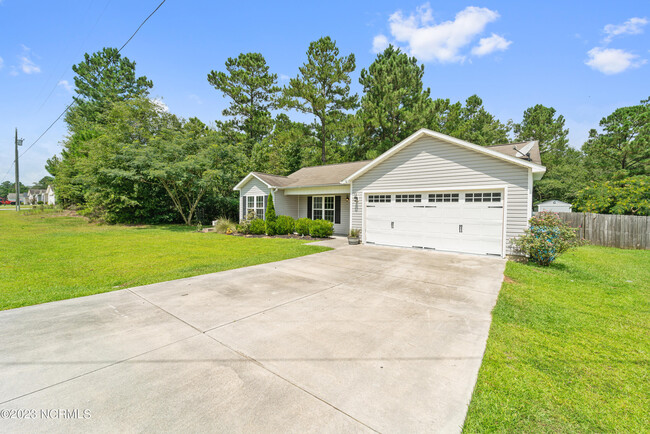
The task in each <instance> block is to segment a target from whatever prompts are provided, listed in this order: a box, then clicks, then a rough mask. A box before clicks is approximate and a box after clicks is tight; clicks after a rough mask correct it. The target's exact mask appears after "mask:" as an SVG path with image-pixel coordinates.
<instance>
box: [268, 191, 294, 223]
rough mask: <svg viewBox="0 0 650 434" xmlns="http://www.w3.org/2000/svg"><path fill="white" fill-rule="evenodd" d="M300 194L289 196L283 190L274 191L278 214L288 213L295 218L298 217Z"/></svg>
mask: <svg viewBox="0 0 650 434" xmlns="http://www.w3.org/2000/svg"><path fill="white" fill-rule="evenodd" d="M298 198H299V196H288V195H285V194H284V191H283V190H278V191H274V192H273V205H274V206H275V213H276V214H277V215H288V216H290V217H293V218H294V219H297V218H298Z"/></svg>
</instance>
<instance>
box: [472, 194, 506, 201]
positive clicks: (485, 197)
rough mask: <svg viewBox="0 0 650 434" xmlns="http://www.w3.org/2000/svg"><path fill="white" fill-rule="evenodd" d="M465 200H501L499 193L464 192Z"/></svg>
mask: <svg viewBox="0 0 650 434" xmlns="http://www.w3.org/2000/svg"><path fill="white" fill-rule="evenodd" d="M465 202H501V193H465Z"/></svg>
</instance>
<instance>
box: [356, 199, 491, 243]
mask: <svg viewBox="0 0 650 434" xmlns="http://www.w3.org/2000/svg"><path fill="white" fill-rule="evenodd" d="M503 212H504V210H503V192H502V191H499V190H496V191H468V192H431V193H409V192H404V193H397V194H396V193H391V194H389V193H385V194H368V195H367V196H366V216H365V223H366V242H368V243H375V244H385V245H389V246H402V247H420V248H426V249H436V250H446V251H453V252H466V253H478V254H491V255H501V252H502V237H503Z"/></svg>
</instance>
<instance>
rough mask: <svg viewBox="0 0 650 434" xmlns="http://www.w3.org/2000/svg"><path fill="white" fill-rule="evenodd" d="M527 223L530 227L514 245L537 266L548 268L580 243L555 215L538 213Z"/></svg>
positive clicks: (573, 233)
mask: <svg viewBox="0 0 650 434" xmlns="http://www.w3.org/2000/svg"><path fill="white" fill-rule="evenodd" d="M528 222H529V223H530V227H529V228H528V229H526V230H525V231H524V235H522V236H520V237H519V238H517V239H515V240H514V245H515V246H516V247H517V248H518V249H519V250H520V251H521V252H522V253H523V254H525V255H526V256H527V257H528V258H529V259H530V260H531V261H533V262H535V263H537V264H539V265H542V266H545V267H546V266H549V265H550V264H551V262H553V261H554V260H555V259H556V258H557V257H558V256H560V255H561V254H562V253H564V252H566V251H567V250H569V249H570V248H572V247H576V246H578V245H579V244H580V243H581V242H580V240H579V239H578V236H577V234H576V232H575V229H574V228H572V227H570V226H568V225H567V224H566V223H564V222H563V221H562V220H561V219H560V217H559V216H558V215H557V214H556V213H553V212H547V211H544V212H540V213H538V214H536V215H535V216H533V217H532V218H531V219H530V220H529V221H528Z"/></svg>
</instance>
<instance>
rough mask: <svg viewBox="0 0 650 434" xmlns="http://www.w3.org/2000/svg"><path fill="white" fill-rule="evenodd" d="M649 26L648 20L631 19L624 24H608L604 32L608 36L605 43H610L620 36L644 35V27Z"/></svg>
mask: <svg viewBox="0 0 650 434" xmlns="http://www.w3.org/2000/svg"><path fill="white" fill-rule="evenodd" d="M646 24H648V19H647V18H639V17H634V18H630V19H629V20H627V21H626V22H624V23H623V24H607V25H606V26H605V28H604V29H603V31H604V32H605V33H606V34H607V36H606V37H605V42H606V43H607V42H610V41H611V40H612V39H613V38H614V37H616V36H619V35H638V34H640V33H643V26H645V25H646Z"/></svg>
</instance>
